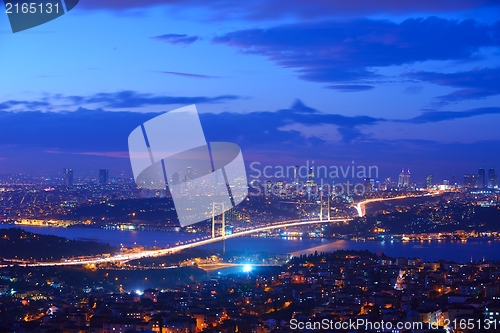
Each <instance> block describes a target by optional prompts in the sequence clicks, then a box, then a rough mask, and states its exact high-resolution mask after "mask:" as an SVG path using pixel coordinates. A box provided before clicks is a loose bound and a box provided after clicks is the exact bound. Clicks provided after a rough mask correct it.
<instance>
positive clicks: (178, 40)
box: [151, 34, 200, 45]
mask: <svg viewBox="0 0 500 333" xmlns="http://www.w3.org/2000/svg"><path fill="white" fill-rule="evenodd" d="M151 38H153V39H155V40H157V41H160V42H165V43H170V44H174V45H178V44H184V45H190V44H193V43H194V42H196V41H197V40H199V39H200V37H198V36H188V35H184V34H183V35H180V34H165V35H160V36H155V37H151Z"/></svg>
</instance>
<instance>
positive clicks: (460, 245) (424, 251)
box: [0, 225, 500, 262]
mask: <svg viewBox="0 0 500 333" xmlns="http://www.w3.org/2000/svg"><path fill="white" fill-rule="evenodd" d="M10 227H11V226H9V225H0V228H10ZM23 229H24V230H27V231H30V232H35V233H39V234H53V235H57V236H62V237H67V238H70V239H93V240H97V241H101V242H106V243H109V244H111V245H116V246H119V245H121V244H123V246H126V247H129V246H130V247H131V246H134V245H142V246H148V247H153V246H158V247H163V246H167V245H174V244H175V243H176V242H179V241H181V242H183V241H186V240H190V239H194V238H196V237H200V235H193V234H187V233H170V232H154V231H117V230H105V229H98V228H84V227H74V228H43V227H23ZM208 246H209V247H210V248H212V245H208ZM220 246H221V245H220V243H219V244H215V247H216V248H220ZM256 249H258V250H256ZM340 249H349V250H365V249H366V250H369V251H372V252H383V253H385V254H387V255H389V256H406V257H420V258H422V259H426V260H440V259H444V260H455V261H461V262H463V261H470V260H471V256H472V259H473V260H476V261H478V260H482V259H483V256H484V258H485V259H486V260H490V259H492V260H500V241H499V240H473V239H469V240H467V241H424V242H400V241H392V242H391V241H385V242H380V241H371V242H361V241H351V240H335V239H324V238H274V237H239V238H236V239H228V240H226V250H227V251H248V252H256V251H261V252H269V253H280V254H281V253H293V254H295V255H298V254H301V253H314V251H318V252H331V251H335V250H340Z"/></svg>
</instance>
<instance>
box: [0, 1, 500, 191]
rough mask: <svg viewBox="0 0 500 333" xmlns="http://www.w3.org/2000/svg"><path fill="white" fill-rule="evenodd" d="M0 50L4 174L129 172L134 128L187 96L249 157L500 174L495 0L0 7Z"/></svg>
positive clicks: (216, 137)
mask: <svg viewBox="0 0 500 333" xmlns="http://www.w3.org/2000/svg"><path fill="white" fill-rule="evenodd" d="M0 57H1V58H0V59H1V61H0V80H1V81H0V82H1V85H0V124H1V125H0V126H1V127H0V128H1V131H0V173H15V172H30V173H31V172H47V173H61V172H62V168H64V167H72V168H73V169H74V170H75V174H76V175H77V174H78V173H79V172H84V171H90V170H97V169H103V168H107V169H110V175H111V176H114V175H117V174H119V173H121V172H125V173H128V174H131V167H130V162H129V159H128V158H129V157H128V151H127V138H128V135H129V133H130V132H131V131H132V130H133V129H134V128H136V127H137V126H139V125H141V124H142V123H143V122H144V121H146V120H148V119H151V118H153V117H155V116H157V115H158V114H159V113H161V112H165V111H169V110H173V109H176V108H179V107H182V106H186V105H189V104H196V106H197V108H198V111H199V112H200V114H201V121H202V125H203V127H204V131H205V135H206V137H207V140H208V141H229V142H234V143H236V144H238V145H240V147H241V148H242V152H243V156H244V158H245V161H246V163H247V164H250V163H252V162H255V161H257V162H261V163H262V165H265V164H271V165H285V166H286V165H304V164H305V163H306V161H307V160H309V161H312V160H314V161H315V164H316V165H326V166H330V165H338V166H342V165H344V166H348V165H351V163H352V162H351V161H355V164H356V165H366V166H373V165H376V166H378V167H379V171H380V174H379V178H380V179H381V180H382V179H384V178H385V177H389V176H390V177H391V178H392V179H393V180H397V175H398V173H399V171H400V170H401V168H403V167H404V168H405V169H406V168H410V170H411V172H412V177H413V180H415V181H423V180H424V178H425V176H426V175H427V174H429V173H432V174H434V178H435V180H436V181H438V182H439V181H442V179H449V177H451V175H452V174H454V175H456V176H457V179H458V180H459V182H461V180H462V177H463V174H464V173H472V172H477V169H478V168H479V167H480V166H484V167H485V168H490V167H492V166H494V167H495V168H500V126H499V125H500V61H499V60H500V2H499V1H493V0H444V1H431V0H422V1H397V0H383V1H368V0H360V1H331V0H307V1H306V0H288V1H286V2H285V1H279V0H271V1H261V0H256V1H248V2H241V1H234V0H215V1H209V0H204V1H201V0H187V1H180V0H137V1H131V0H80V3H79V4H78V6H77V7H75V8H74V9H73V10H72V11H70V12H69V13H67V14H66V15H64V16H62V17H60V18H58V19H56V20H54V21H51V22H49V23H46V24H44V25H41V26H38V27H35V28H33V29H30V30H26V31H23V32H19V33H15V34H14V33H12V31H11V29H10V26H9V21H8V18H7V15H5V13H0ZM186 135H189V133H186ZM179 140H182V138H179Z"/></svg>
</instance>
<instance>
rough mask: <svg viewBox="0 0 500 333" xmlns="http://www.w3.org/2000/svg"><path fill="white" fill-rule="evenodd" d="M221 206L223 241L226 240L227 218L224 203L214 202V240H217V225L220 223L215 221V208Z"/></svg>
mask: <svg viewBox="0 0 500 333" xmlns="http://www.w3.org/2000/svg"><path fill="white" fill-rule="evenodd" d="M216 206H220V207H221V211H222V221H221V222H220V223H221V224H222V228H221V236H222V239H226V217H225V212H224V203H223V202H212V238H215V224H216V223H218V222H216V221H215V216H216V215H215V207H216Z"/></svg>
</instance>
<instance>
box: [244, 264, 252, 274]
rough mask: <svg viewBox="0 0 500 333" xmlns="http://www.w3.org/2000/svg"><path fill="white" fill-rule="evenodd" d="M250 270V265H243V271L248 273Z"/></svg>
mask: <svg viewBox="0 0 500 333" xmlns="http://www.w3.org/2000/svg"><path fill="white" fill-rule="evenodd" d="M251 271H252V266H250V265H245V266H243V272H245V273H249V272H251Z"/></svg>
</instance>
